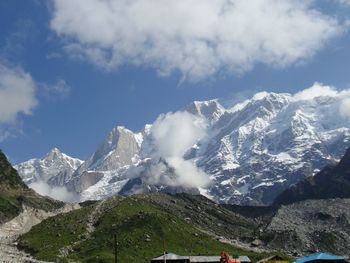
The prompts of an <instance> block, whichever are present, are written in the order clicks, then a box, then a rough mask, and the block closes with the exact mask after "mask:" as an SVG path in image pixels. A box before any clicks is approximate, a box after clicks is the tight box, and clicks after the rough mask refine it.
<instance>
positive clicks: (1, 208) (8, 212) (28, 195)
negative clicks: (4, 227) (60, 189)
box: [0, 151, 63, 224]
mask: <svg viewBox="0 0 350 263" xmlns="http://www.w3.org/2000/svg"><path fill="white" fill-rule="evenodd" d="M24 205H25V206H27V207H32V208H38V209H43V210H46V211H51V210H54V209H57V208H59V207H62V206H63V203H62V202H58V201H55V200H53V199H50V198H46V197H42V196H40V195H38V194H37V193H35V192H34V191H33V190H31V189H29V188H28V186H27V185H26V184H25V183H24V182H23V181H22V179H21V178H20V177H19V175H18V173H17V171H16V170H15V169H14V168H13V167H12V166H11V164H10V163H9V162H8V160H7V158H6V156H5V155H4V154H3V153H2V152H1V151H0V224H2V223H4V222H6V221H8V220H10V219H12V218H14V217H15V216H17V215H19V214H20V212H21V211H22V209H23V206H24Z"/></svg>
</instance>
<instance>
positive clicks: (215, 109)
mask: <svg viewBox="0 0 350 263" xmlns="http://www.w3.org/2000/svg"><path fill="white" fill-rule="evenodd" d="M185 110H186V111H187V112H189V113H192V114H194V115H196V116H199V117H203V118H205V119H207V120H209V121H213V120H214V121H215V120H218V119H219V118H220V117H221V115H222V114H223V113H224V112H225V109H224V107H223V106H221V104H220V103H219V102H218V100H217V99H214V100H207V101H194V102H192V103H191V104H189V105H188V106H187V107H186V108H185Z"/></svg>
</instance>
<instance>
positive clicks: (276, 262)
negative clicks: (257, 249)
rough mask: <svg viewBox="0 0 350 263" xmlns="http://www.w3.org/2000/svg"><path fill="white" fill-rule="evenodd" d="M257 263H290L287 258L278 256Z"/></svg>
mask: <svg viewBox="0 0 350 263" xmlns="http://www.w3.org/2000/svg"><path fill="white" fill-rule="evenodd" d="M257 263H289V261H288V260H287V259H285V258H282V257H280V256H277V255H276V256H271V257H268V258H264V259H261V260H259V261H258V262H257Z"/></svg>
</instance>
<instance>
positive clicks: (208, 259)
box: [188, 256, 220, 262]
mask: <svg viewBox="0 0 350 263" xmlns="http://www.w3.org/2000/svg"><path fill="white" fill-rule="evenodd" d="M188 258H189V259H190V262H220V256H190V257H188Z"/></svg>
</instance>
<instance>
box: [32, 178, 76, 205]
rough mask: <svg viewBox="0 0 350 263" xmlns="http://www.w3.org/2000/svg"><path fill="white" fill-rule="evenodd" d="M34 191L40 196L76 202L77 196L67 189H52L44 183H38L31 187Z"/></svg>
mask: <svg viewBox="0 0 350 263" xmlns="http://www.w3.org/2000/svg"><path fill="white" fill-rule="evenodd" d="M29 187H30V188H32V189H33V190H34V191H36V192H37V193H38V194H40V195H44V196H49V197H52V198H54V199H56V200H60V201H63V202H75V201H77V196H75V195H74V194H73V193H72V192H69V191H68V190H67V188H66V187H52V186H50V185H48V184H47V183H45V182H44V181H38V182H35V183H32V184H30V185H29Z"/></svg>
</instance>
